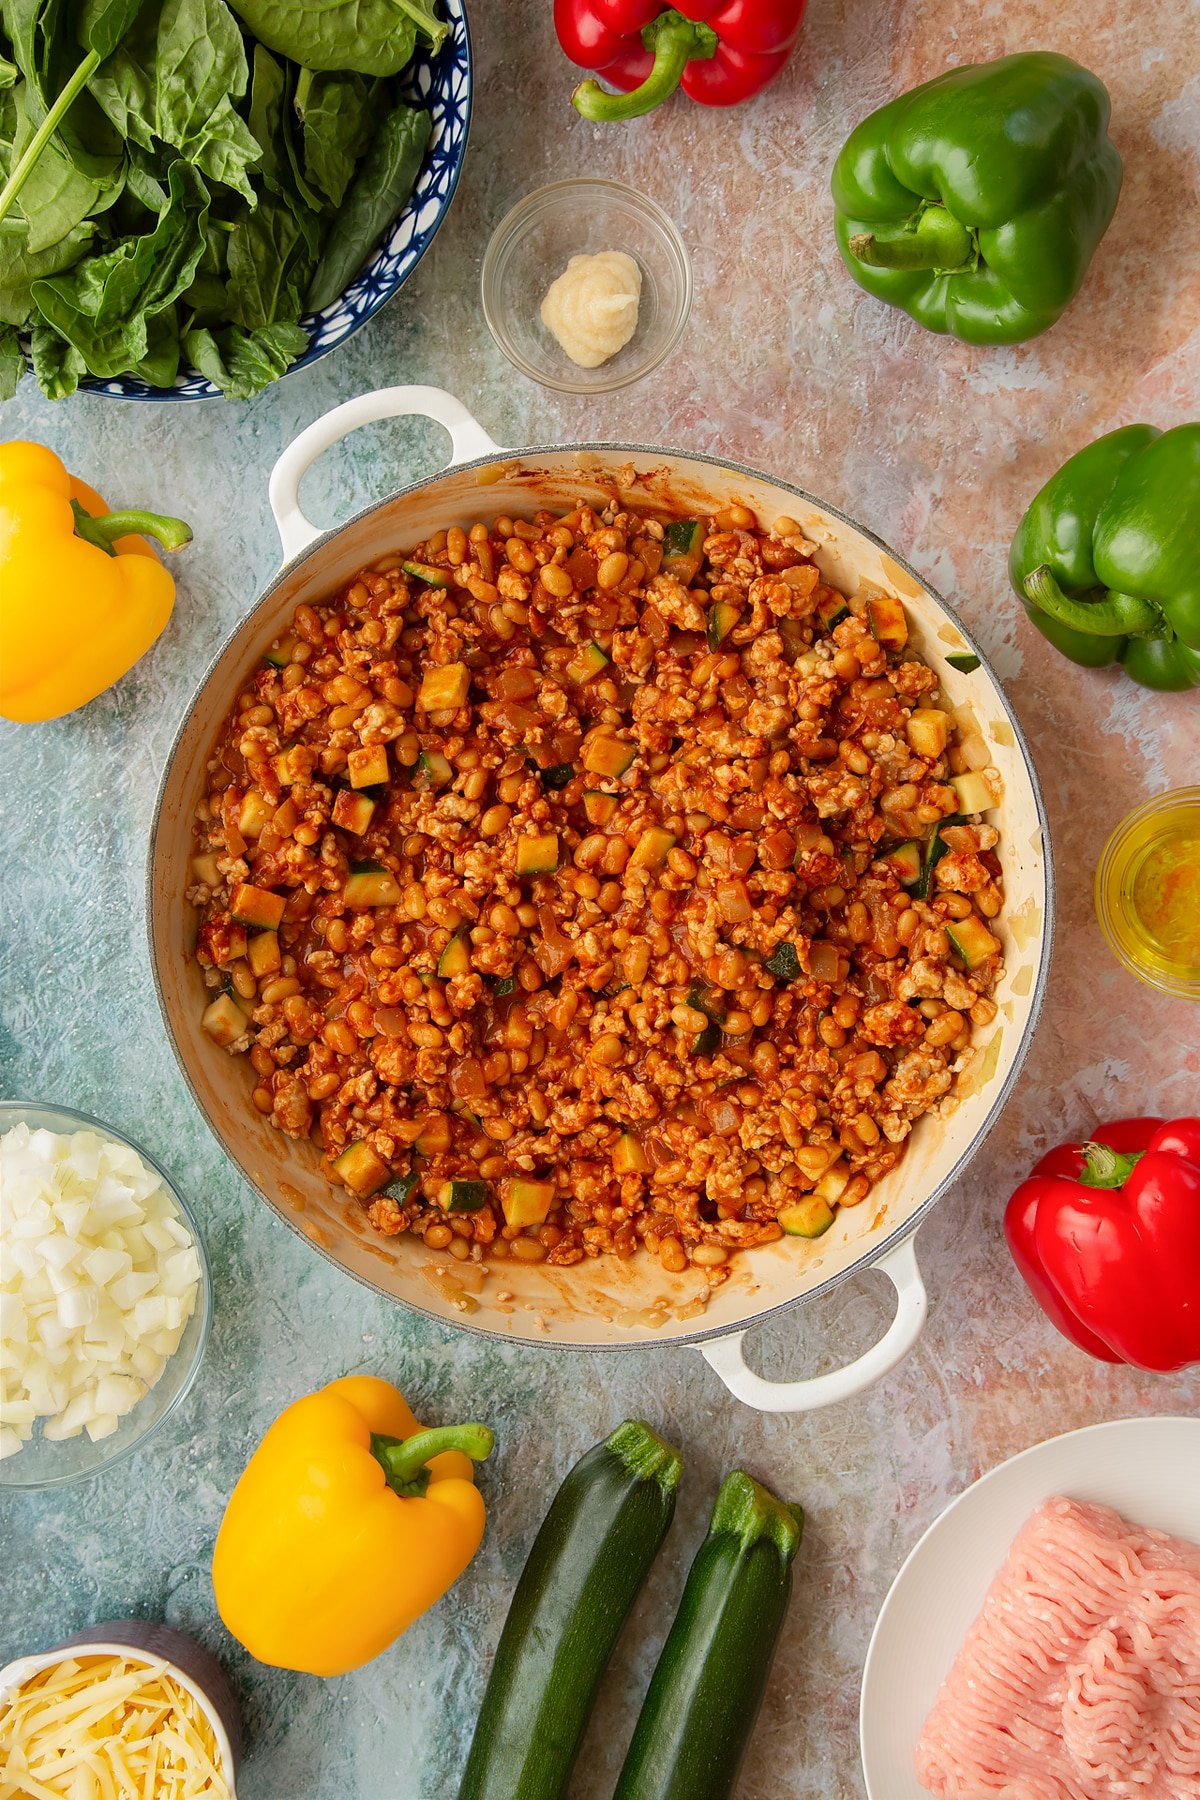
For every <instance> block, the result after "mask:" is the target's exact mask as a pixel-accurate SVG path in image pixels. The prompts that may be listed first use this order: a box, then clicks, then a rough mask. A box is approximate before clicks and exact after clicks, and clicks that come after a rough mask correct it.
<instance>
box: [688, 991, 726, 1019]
mask: <svg viewBox="0 0 1200 1800" xmlns="http://www.w3.org/2000/svg"><path fill="white" fill-rule="evenodd" d="M687 1003H688V1005H689V1006H690V1007H691V1008H692V1010H693V1011H694V1012H702V1013H703V1014H704V1016H705V1018H706V1019H715V1020H716V1022H717V1024H718V1025H723V1024H724V1023H725V1014H726V1011H727V1005H726V1000H725V994H724V991H723V989H721V988H718V987H709V985H708V983H707V982H704V983H700V982H696V983H694V984H693V986H692V987H690V988H689V989H688V997H687Z"/></svg>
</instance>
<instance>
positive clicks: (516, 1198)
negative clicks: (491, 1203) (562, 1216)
mask: <svg viewBox="0 0 1200 1800" xmlns="http://www.w3.org/2000/svg"><path fill="white" fill-rule="evenodd" d="M553 1203H554V1183H553V1182H552V1181H519V1180H513V1181H508V1182H506V1183H505V1186H504V1193H503V1195H502V1196H501V1204H502V1205H503V1207H504V1222H505V1224H506V1225H522V1226H526V1225H544V1224H545V1223H546V1219H547V1216H548V1215H549V1212H550V1208H551V1206H552V1205H553Z"/></svg>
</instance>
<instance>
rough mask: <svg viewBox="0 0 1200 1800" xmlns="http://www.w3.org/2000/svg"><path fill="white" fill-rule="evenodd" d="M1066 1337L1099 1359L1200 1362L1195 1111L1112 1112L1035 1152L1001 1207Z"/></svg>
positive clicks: (1177, 1365) (1199, 1173) (1029, 1273)
mask: <svg viewBox="0 0 1200 1800" xmlns="http://www.w3.org/2000/svg"><path fill="white" fill-rule="evenodd" d="M1004 1230H1005V1234H1006V1236H1007V1238H1008V1246H1009V1249H1010V1250H1011V1251H1012V1253H1013V1259H1014V1261H1015V1262H1016V1265H1017V1267H1018V1269H1020V1271H1021V1273H1022V1275H1023V1276H1024V1277H1025V1280H1026V1281H1027V1282H1028V1284H1029V1286H1030V1288H1031V1289H1032V1290H1033V1294H1034V1297H1035V1299H1037V1300H1038V1301H1039V1302H1040V1304H1041V1307H1042V1310H1043V1311H1044V1312H1045V1313H1046V1314H1047V1315H1048V1316H1049V1318H1050V1319H1051V1321H1052V1322H1053V1323H1054V1324H1055V1325H1057V1326H1058V1329H1059V1330H1060V1331H1061V1332H1062V1333H1063V1336H1064V1337H1068V1338H1070V1340H1071V1342H1072V1343H1073V1344H1078V1346H1079V1348H1080V1349H1081V1350H1086V1351H1088V1352H1089V1353H1090V1354H1091V1355H1092V1356H1098V1357H1101V1358H1102V1359H1103V1360H1104V1361H1105V1362H1114V1363H1132V1364H1133V1365H1134V1366H1135V1367H1136V1368H1139V1369H1163V1370H1165V1369H1181V1368H1183V1367H1184V1365H1185V1364H1186V1363H1193V1362H1200V1119H1172V1120H1169V1121H1167V1122H1165V1123H1164V1121H1163V1120H1162V1119H1118V1120H1117V1121H1116V1123H1115V1124H1112V1125H1105V1126H1102V1127H1101V1129H1100V1130H1099V1131H1097V1132H1096V1134H1095V1137H1094V1138H1093V1139H1092V1141H1091V1142H1089V1143H1086V1144H1063V1145H1060V1146H1059V1148H1058V1149H1056V1150H1051V1151H1050V1152H1049V1154H1048V1155H1047V1156H1043V1158H1042V1160H1041V1162H1039V1163H1038V1164H1037V1166H1036V1167H1035V1169H1034V1171H1033V1173H1032V1175H1030V1177H1029V1179H1028V1180H1027V1181H1023V1182H1022V1183H1021V1185H1020V1187H1019V1188H1018V1189H1017V1191H1016V1193H1015V1194H1014V1195H1013V1197H1012V1199H1011V1200H1010V1201H1009V1203H1008V1209H1007V1211H1006V1213H1005V1216H1004Z"/></svg>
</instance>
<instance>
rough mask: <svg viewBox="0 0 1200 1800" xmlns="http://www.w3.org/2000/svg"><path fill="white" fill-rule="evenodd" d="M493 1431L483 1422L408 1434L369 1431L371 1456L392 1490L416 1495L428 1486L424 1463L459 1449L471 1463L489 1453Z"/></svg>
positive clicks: (409, 1495)
mask: <svg viewBox="0 0 1200 1800" xmlns="http://www.w3.org/2000/svg"><path fill="white" fill-rule="evenodd" d="M495 1441H496V1438H495V1434H494V1433H493V1432H491V1431H489V1429H488V1427H487V1426H486V1425H435V1426H432V1427H431V1428H430V1430H428V1431H415V1432H414V1433H413V1435H412V1436H411V1437H406V1438H394V1437H383V1436H381V1435H380V1434H379V1433H378V1432H374V1431H373V1432H372V1433H371V1455H372V1456H373V1457H374V1458H375V1460H376V1462H377V1463H379V1464H380V1466H381V1468H382V1469H383V1472H384V1474H385V1475H386V1476H387V1484H388V1486H389V1487H390V1488H391V1490H392V1492H393V1493H396V1494H402V1495H404V1496H405V1497H407V1498H419V1497H420V1496H421V1495H422V1494H423V1493H424V1492H425V1490H426V1488H427V1487H428V1486H429V1470H428V1469H427V1468H426V1466H425V1465H426V1464H427V1463H428V1462H430V1461H431V1460H432V1459H433V1457H435V1456H441V1455H442V1454H443V1452H444V1451H446V1450H461V1451H462V1453H463V1455H464V1456H469V1457H470V1458H471V1460H472V1462H482V1461H483V1460H484V1458H485V1457H486V1456H489V1455H490V1454H491V1449H492V1445H493V1444H494V1443H495Z"/></svg>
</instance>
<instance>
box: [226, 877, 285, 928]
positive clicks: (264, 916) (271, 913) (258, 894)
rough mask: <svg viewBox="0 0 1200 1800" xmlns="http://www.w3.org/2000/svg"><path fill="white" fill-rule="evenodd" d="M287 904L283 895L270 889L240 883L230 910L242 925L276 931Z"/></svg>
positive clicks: (233, 896) (230, 901)
mask: <svg viewBox="0 0 1200 1800" xmlns="http://www.w3.org/2000/svg"><path fill="white" fill-rule="evenodd" d="M285 904H286V902H285V900H284V896H283V895H282V894H273V893H272V892H271V890H270V888H261V887H255V885H254V883H253V882H252V881H239V882H238V884H237V886H236V887H235V888H234V890H233V893H232V894H231V896H230V899H229V910H230V912H231V913H232V914H233V916H234V918H235V919H237V920H238V921H239V922H240V923H241V924H242V925H257V926H260V927H262V929H264V930H266V931H274V930H275V929H276V927H277V926H278V924H279V921H280V920H281V919H282V917H283V909H284V905H285Z"/></svg>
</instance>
